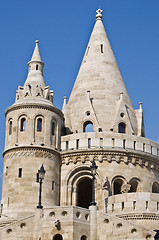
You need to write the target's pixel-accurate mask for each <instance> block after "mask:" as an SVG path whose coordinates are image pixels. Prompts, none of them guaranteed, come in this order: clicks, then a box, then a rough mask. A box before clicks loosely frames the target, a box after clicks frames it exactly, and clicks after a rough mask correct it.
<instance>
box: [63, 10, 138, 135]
mask: <svg viewBox="0 0 159 240" xmlns="http://www.w3.org/2000/svg"><path fill="white" fill-rule="evenodd" d="M102 12H103V11H102V10H101V9H100V8H99V9H98V10H97V11H96V13H97V14H96V23H95V26H94V28H93V31H92V34H91V37H90V40H89V43H88V46H87V48H86V52H85V55H84V58H83V61H82V64H81V67H80V70H79V72H78V76H77V78H76V81H75V84H74V87H73V90H72V92H71V95H70V98H69V101H68V103H67V105H66V107H65V109H66V111H65V112H67V118H65V123H66V125H67V123H68V126H66V127H68V128H70V129H71V131H72V132H76V131H78V132H82V131H83V128H82V126H83V123H84V122H85V121H86V120H87V121H91V122H92V123H93V129H94V130H93V131H95V132H96V131H99V126H100V129H102V131H110V128H111V125H112V122H114V119H115V116H116V111H117V107H116V106H117V103H118V101H119V96H120V98H122V99H123V102H124V103H125V104H126V106H128V108H127V109H128V110H127V111H128V114H129V117H130V119H131V122H132V126H133V129H134V133H135V134H137V119H136V115H135V111H134V108H133V106H132V103H131V100H130V98H129V95H128V92H127V90H126V87H125V84H124V82H123V79H122V76H121V74H120V71H119V68H118V65H117V62H116V59H115V57H114V54H113V51H112V49H111V46H110V43H109V40H108V37H107V34H106V32H105V29H104V25H103V21H102V17H103V16H102ZM88 91H90V92H91V104H92V108H93V111H92V112H91V114H90V116H89V117H87V118H86V112H87V111H88V110H89V107H90V103H89V102H86V99H87V96H86V94H88ZM77 106H78V107H77ZM87 108H88V109H87ZM77 109H78V110H77ZM97 119H98V122H97ZM70 123H71V124H70Z"/></svg>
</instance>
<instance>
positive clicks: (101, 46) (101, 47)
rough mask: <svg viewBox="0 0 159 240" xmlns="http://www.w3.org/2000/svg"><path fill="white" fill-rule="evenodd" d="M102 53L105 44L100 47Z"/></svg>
mask: <svg viewBox="0 0 159 240" xmlns="http://www.w3.org/2000/svg"><path fill="white" fill-rule="evenodd" d="M100 49H101V53H104V51H103V44H101V45H100Z"/></svg>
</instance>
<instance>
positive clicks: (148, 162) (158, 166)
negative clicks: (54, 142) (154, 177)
mask: <svg viewBox="0 0 159 240" xmlns="http://www.w3.org/2000/svg"><path fill="white" fill-rule="evenodd" d="M61 159H62V164H66V165H68V164H69V163H71V162H73V163H77V161H78V162H79V161H81V162H82V163H84V162H86V161H92V160H93V159H95V160H96V161H99V162H103V161H107V162H109V163H110V162H112V161H116V162H117V163H120V162H124V163H125V164H129V163H131V164H133V165H139V166H141V167H143V166H145V167H147V168H150V169H152V170H153V169H154V170H156V171H158V170H159V161H158V158H157V157H155V156H153V155H151V154H148V153H145V152H142V153H141V152H136V151H135V150H134V151H128V150H123V149H122V150H119V149H115V148H114V149H90V150H89V149H87V150H83V149H82V150H72V151H69V150H68V151H64V152H61Z"/></svg>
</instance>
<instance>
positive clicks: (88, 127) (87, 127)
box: [83, 121, 93, 132]
mask: <svg viewBox="0 0 159 240" xmlns="http://www.w3.org/2000/svg"><path fill="white" fill-rule="evenodd" d="M83 132H93V123H92V122H91V121H87V122H85V123H84V125H83Z"/></svg>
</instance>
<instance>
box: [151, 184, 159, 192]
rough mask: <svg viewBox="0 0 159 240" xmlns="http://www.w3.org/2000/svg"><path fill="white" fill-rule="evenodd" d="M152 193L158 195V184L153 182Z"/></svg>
mask: <svg viewBox="0 0 159 240" xmlns="http://www.w3.org/2000/svg"><path fill="white" fill-rule="evenodd" d="M152 192H153V193H159V184H158V183H157V182H154V183H153V185H152Z"/></svg>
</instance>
